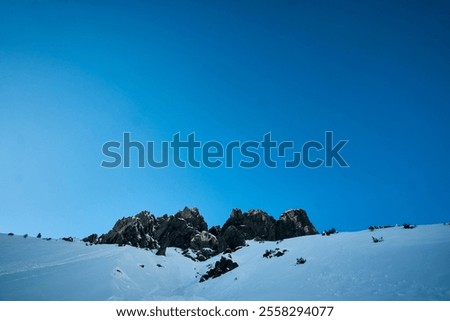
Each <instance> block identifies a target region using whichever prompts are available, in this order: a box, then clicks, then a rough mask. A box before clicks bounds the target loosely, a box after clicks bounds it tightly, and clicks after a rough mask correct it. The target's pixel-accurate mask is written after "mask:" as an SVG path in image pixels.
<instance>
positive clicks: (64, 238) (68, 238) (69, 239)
mask: <svg viewBox="0 0 450 321" xmlns="http://www.w3.org/2000/svg"><path fill="white" fill-rule="evenodd" d="M62 240H63V241H66V242H73V237H71V236H69V237H63V238H62Z"/></svg>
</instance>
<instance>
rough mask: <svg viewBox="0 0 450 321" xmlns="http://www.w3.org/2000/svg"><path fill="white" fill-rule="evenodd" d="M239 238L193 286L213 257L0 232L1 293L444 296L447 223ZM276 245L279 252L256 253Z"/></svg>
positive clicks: (449, 254)
mask: <svg viewBox="0 0 450 321" xmlns="http://www.w3.org/2000/svg"><path fill="white" fill-rule="evenodd" d="M372 236H374V237H377V238H380V237H383V239H384V242H379V243H374V242H373V241H372ZM248 245H249V246H247V247H244V248H242V249H240V250H238V251H237V252H234V253H232V254H231V256H232V259H233V261H235V262H237V263H238V264H239V267H238V268H236V269H234V270H232V271H230V272H228V273H226V274H224V275H222V276H221V277H219V278H216V279H209V280H207V281H205V282H202V283H199V279H200V276H201V275H203V274H204V273H205V272H206V271H207V270H208V265H214V263H215V262H216V261H217V260H219V259H220V255H219V256H217V257H214V258H211V259H209V260H208V261H206V262H194V261H192V260H190V259H188V258H186V257H184V256H182V255H181V250H179V249H174V248H169V249H167V253H166V254H167V255H166V256H165V257H164V256H156V255H155V251H147V250H143V249H137V248H133V247H130V246H124V247H118V246H117V245H93V246H86V245H85V244H84V243H83V242H81V241H75V242H73V243H70V242H65V241H62V240H50V241H46V240H43V239H36V238H32V237H28V238H23V237H22V236H17V235H16V236H8V235H6V234H0V300H170V301H171V300H327V301H328V300H450V226H448V225H424V226H418V227H416V228H415V229H412V230H406V229H403V228H402V227H393V228H388V229H379V230H375V231H374V232H370V231H361V232H349V233H338V234H334V235H330V236H321V235H315V236H306V237H299V238H293V239H287V240H284V241H282V242H278V243H277V242H267V241H266V242H264V243H261V242H256V241H248ZM275 248H279V249H281V250H283V249H286V250H287V252H286V253H285V254H284V255H283V256H281V257H272V258H270V259H267V258H263V254H264V252H265V251H266V250H271V249H275ZM225 256H228V254H227V255H225ZM300 257H303V258H305V259H306V260H307V261H306V263H305V264H302V265H296V261H297V258H300ZM141 265H144V267H141ZM158 265H160V266H161V267H159V266H158Z"/></svg>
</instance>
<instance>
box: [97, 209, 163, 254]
mask: <svg viewBox="0 0 450 321" xmlns="http://www.w3.org/2000/svg"><path fill="white" fill-rule="evenodd" d="M155 225H156V218H155V216H153V215H152V214H150V213H149V212H147V211H143V212H140V213H139V214H138V215H136V216H132V217H124V218H122V219H120V220H118V221H117V222H116V224H115V225H114V227H113V229H112V230H111V231H109V232H108V233H106V234H104V235H102V236H101V237H100V239H99V243H102V244H119V245H131V246H135V247H141V248H150V249H155V248H157V247H158V242H157V241H156V240H155V239H154V238H153V237H152V236H153V235H154V230H155V227H156V226H155Z"/></svg>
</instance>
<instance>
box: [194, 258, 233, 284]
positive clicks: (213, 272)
mask: <svg viewBox="0 0 450 321" xmlns="http://www.w3.org/2000/svg"><path fill="white" fill-rule="evenodd" d="M238 266H239V265H238V264H237V263H236V262H233V261H232V260H231V259H227V258H226V257H224V256H222V257H221V258H220V260H219V261H217V262H216V263H215V264H214V267H213V268H211V269H209V270H208V272H206V274H204V275H202V277H201V278H200V282H205V281H206V280H208V279H211V278H212V279H214V278H217V277H219V276H221V275H223V274H225V273H227V272H230V271H231V270H233V269H235V268H237V267H238Z"/></svg>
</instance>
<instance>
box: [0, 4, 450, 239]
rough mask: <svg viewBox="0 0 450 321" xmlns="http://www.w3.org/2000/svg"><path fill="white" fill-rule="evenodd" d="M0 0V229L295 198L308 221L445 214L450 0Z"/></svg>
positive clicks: (286, 202) (292, 202) (54, 227)
mask: <svg viewBox="0 0 450 321" xmlns="http://www.w3.org/2000/svg"><path fill="white" fill-rule="evenodd" d="M92 2H93V1H17V2H16V1H14V2H13V3H5V2H2V3H1V4H0V133H1V135H0V144H1V145H0V146H1V154H0V231H1V232H15V233H30V234H34V233H38V232H42V233H43V235H48V236H53V237H59V236H64V235H74V236H77V237H82V236H86V235H88V234H90V233H93V232H96V233H102V232H106V231H107V230H108V229H109V228H110V227H111V226H112V225H113V224H114V222H115V221H116V220H117V219H119V218H121V217H123V216H128V215H133V214H136V213H137V212H139V211H141V210H144V209H147V210H150V211H151V212H152V213H154V214H155V215H162V214H164V213H168V214H173V213H175V212H176V211H178V210H179V209H182V208H183V207H184V206H186V205H187V206H189V207H194V206H195V207H198V208H199V209H200V212H201V213H202V214H203V215H204V216H205V218H206V220H207V221H208V223H209V225H210V226H211V225H216V224H223V223H224V222H225V220H226V219H227V218H228V216H229V213H230V211H231V209H232V208H236V207H237V208H241V209H243V210H248V209H251V208H261V209H263V210H265V211H267V212H268V213H270V214H272V215H273V216H275V217H278V216H279V215H280V214H281V213H282V212H283V211H284V210H286V209H289V208H303V209H305V210H306V211H307V212H308V214H309V217H310V219H311V220H312V222H313V223H314V224H315V225H316V227H317V228H318V229H319V230H322V229H327V228H330V227H332V226H334V227H336V228H337V229H338V230H341V231H351V230H359V229H365V228H366V227H367V226H369V225H385V224H396V223H399V224H401V223H404V222H410V223H417V224H424V223H441V222H444V221H448V220H450V215H449V212H448V211H449V208H450V198H449V197H448V192H449V190H450V189H449V182H450V170H449V167H448V164H449V162H450V153H449V143H448V137H450V127H449V126H448V123H449V115H450V111H449V106H450V104H449V103H450V77H449V75H450V63H449V57H450V42H449V40H450V39H449V34H450V19H449V17H450V5H449V3H448V2H447V1H433V2H431V3H426V2H424V1H408V2H406V1H376V2H374V3H362V2H361V1H294V0H291V1H276V2H273V1H226V2H222V1H96V2H95V3H96V4H92ZM325 131H333V132H334V136H335V138H336V139H337V140H339V139H347V140H349V143H348V144H347V145H346V146H345V148H344V149H343V150H342V155H343V156H344V158H345V159H346V161H348V163H349V165H350V167H349V168H340V167H338V166H335V167H333V168H325V167H320V168H317V169H308V168H305V167H298V168H295V169H292V168H291V169H287V168H283V167H282V166H279V167H277V168H267V167H265V166H262V165H261V166H259V167H257V168H255V169H242V168H238V167H234V168H224V167H220V168H216V169H209V168H205V167H202V168H189V167H188V168H184V169H183V168H177V167H175V166H169V167H168V168H164V169H154V168H150V167H146V168H143V169H140V168H137V167H136V166H134V167H133V166H132V168H121V167H119V168H115V169H105V168H102V167H101V166H100V163H101V162H102V160H104V159H105V157H104V156H103V155H102V153H101V148H102V145H103V144H104V143H105V142H107V141H110V140H117V141H120V140H121V138H122V134H123V132H130V133H131V135H132V138H133V139H135V140H139V141H142V142H146V141H156V142H158V141H161V140H169V139H171V137H172V136H173V135H174V134H175V133H177V132H179V133H180V135H181V137H186V136H187V135H188V134H189V133H192V132H194V133H195V134H196V138H197V139H199V140H200V141H209V140H218V141H220V142H224V143H226V142H229V141H232V140H240V141H249V140H257V141H260V140H261V139H262V137H263V135H264V134H265V133H267V132H271V133H272V137H273V138H274V139H275V140H277V141H282V140H290V141H294V142H295V144H296V146H301V145H302V144H303V143H304V142H306V141H308V140H319V141H320V140H323V136H324V133H325Z"/></svg>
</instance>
